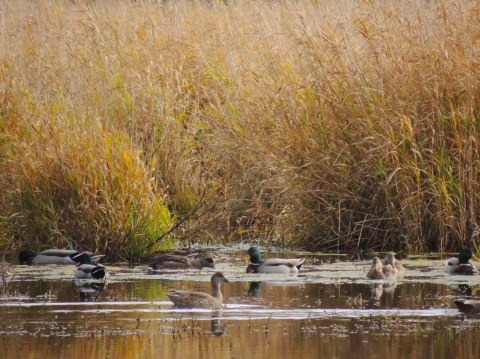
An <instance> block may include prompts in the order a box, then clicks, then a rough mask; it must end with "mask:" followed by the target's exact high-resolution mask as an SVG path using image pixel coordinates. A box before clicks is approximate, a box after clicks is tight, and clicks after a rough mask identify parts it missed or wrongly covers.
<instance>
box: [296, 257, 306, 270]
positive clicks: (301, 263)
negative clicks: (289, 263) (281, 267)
mask: <svg viewBox="0 0 480 359" xmlns="http://www.w3.org/2000/svg"><path fill="white" fill-rule="evenodd" d="M303 262H305V258H302V259H300V261H299V262H298V264H297V265H296V267H297V269H300V268H301V267H302V265H303Z"/></svg>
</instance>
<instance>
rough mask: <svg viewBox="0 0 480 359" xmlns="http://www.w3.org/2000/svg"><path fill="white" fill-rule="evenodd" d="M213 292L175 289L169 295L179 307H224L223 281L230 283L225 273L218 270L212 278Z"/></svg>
mask: <svg viewBox="0 0 480 359" xmlns="http://www.w3.org/2000/svg"><path fill="white" fill-rule="evenodd" d="M210 283H211V284H212V292H211V293H210V294H208V293H203V292H192V291H188V290H173V291H172V292H170V293H168V294H167V296H168V298H170V300H171V301H172V302H173V304H174V306H175V307H177V308H206V309H222V308H223V304H222V302H223V295H222V292H221V291H220V285H221V284H222V283H230V282H229V281H228V280H227V278H225V277H224V275H223V273H221V272H217V273H215V274H214V275H212V277H211V278H210Z"/></svg>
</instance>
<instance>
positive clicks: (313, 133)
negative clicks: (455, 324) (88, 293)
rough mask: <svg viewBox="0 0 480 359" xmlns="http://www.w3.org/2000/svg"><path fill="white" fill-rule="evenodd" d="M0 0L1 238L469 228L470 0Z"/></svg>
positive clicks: (425, 240) (474, 40)
mask: <svg viewBox="0 0 480 359" xmlns="http://www.w3.org/2000/svg"><path fill="white" fill-rule="evenodd" d="M0 7H1V13H2V18H1V23H0V96H1V97H0V100H1V102H0V104H1V105H0V106H1V108H0V114H1V116H0V140H1V141H0V146H1V149H0V161H1V168H2V172H1V176H0V182H1V186H2V195H1V199H0V215H1V217H0V222H1V228H2V229H1V233H2V237H1V238H2V239H1V241H2V243H4V245H6V246H7V245H11V244H12V243H19V244H25V243H28V245H30V246H36V247H39V246H42V245H59V246H84V247H90V248H89V249H97V250H102V251H107V253H109V255H110V256H111V258H112V259H120V258H129V259H134V258H137V257H139V256H141V255H144V254H146V253H148V252H149V251H151V250H153V249H155V248H156V247H157V246H162V245H166V244H165V241H167V242H168V241H171V240H172V239H173V240H179V241H201V242H202V241H205V240H213V241H217V242H223V243H225V242H229V241H232V240H249V241H256V240H263V239H265V240H270V241H273V242H274V243H277V244H282V245H284V244H288V245H298V246H302V247H304V248H309V249H342V250H353V249H367V248H368V249H375V250H381V249H383V250H387V249H388V250H391V249H396V250H405V251H424V250H450V249H454V248H458V247H460V246H469V247H472V246H474V245H476V244H478V234H479V232H480V231H479V230H478V229H479V228H480V227H479V225H478V221H479V220H478V218H479V216H478V213H479V201H478V198H479V186H478V183H479V179H478V173H479V164H480V162H479V147H478V146H479V144H478V140H479V135H478V132H479V128H480V127H479V124H478V111H479V106H478V94H479V75H478V73H479V63H478V62H479V60H478V59H479V58H480V56H479V49H480V46H479V39H480V16H479V14H480V7H479V5H478V3H476V2H474V1H421V0H417V1H412V0H405V1H353V0H344V1H314V0H310V1H240V0H231V1H225V2H223V1H213V0H212V1H187V0H185V1H163V2H155V1H148V0H145V1H138V2H131V1H107V0H105V1H100V0H98V1H67V0H65V1H61V0H58V1H57V0H53V1H46V0H34V1H27V0H17V1H13V0H10V1H9V0H7V1H5V2H3V3H2V4H1V5H0ZM165 234H168V235H165ZM92 247H93V248H92Z"/></svg>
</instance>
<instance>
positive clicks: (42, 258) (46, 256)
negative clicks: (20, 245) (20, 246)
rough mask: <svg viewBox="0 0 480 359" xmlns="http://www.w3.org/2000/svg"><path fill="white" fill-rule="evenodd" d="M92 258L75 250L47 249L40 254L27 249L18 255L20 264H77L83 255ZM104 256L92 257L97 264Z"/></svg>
mask: <svg viewBox="0 0 480 359" xmlns="http://www.w3.org/2000/svg"><path fill="white" fill-rule="evenodd" d="M84 253H85V254H87V255H89V256H90V252H86V251H82V250H75V249H57V248H53V249H46V250H44V251H42V252H40V253H39V254H35V252H33V251H31V250H29V249H25V250H23V251H21V252H20V253H19V254H18V261H19V262H20V264H77V263H78V262H79V259H80V257H81V256H82V255H83V254H84ZM102 257H103V255H94V256H90V258H91V260H92V261H93V262H94V263H96V262H97V261H98V260H99V259H100V258H102Z"/></svg>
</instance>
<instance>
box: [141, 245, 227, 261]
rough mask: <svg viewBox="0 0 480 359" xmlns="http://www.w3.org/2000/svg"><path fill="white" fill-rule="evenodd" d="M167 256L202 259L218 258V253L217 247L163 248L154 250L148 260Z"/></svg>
mask: <svg viewBox="0 0 480 359" xmlns="http://www.w3.org/2000/svg"><path fill="white" fill-rule="evenodd" d="M165 256H180V257H185V258H190V259H197V260H198V259H202V258H206V257H210V258H216V257H218V256H217V253H216V250H215V249H202V248H195V249H187V248H185V249H162V250H159V251H156V252H154V253H153V254H151V255H149V256H148V257H147V258H146V260H147V261H148V262H154V261H156V260H157V259H159V258H163V257H165Z"/></svg>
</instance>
